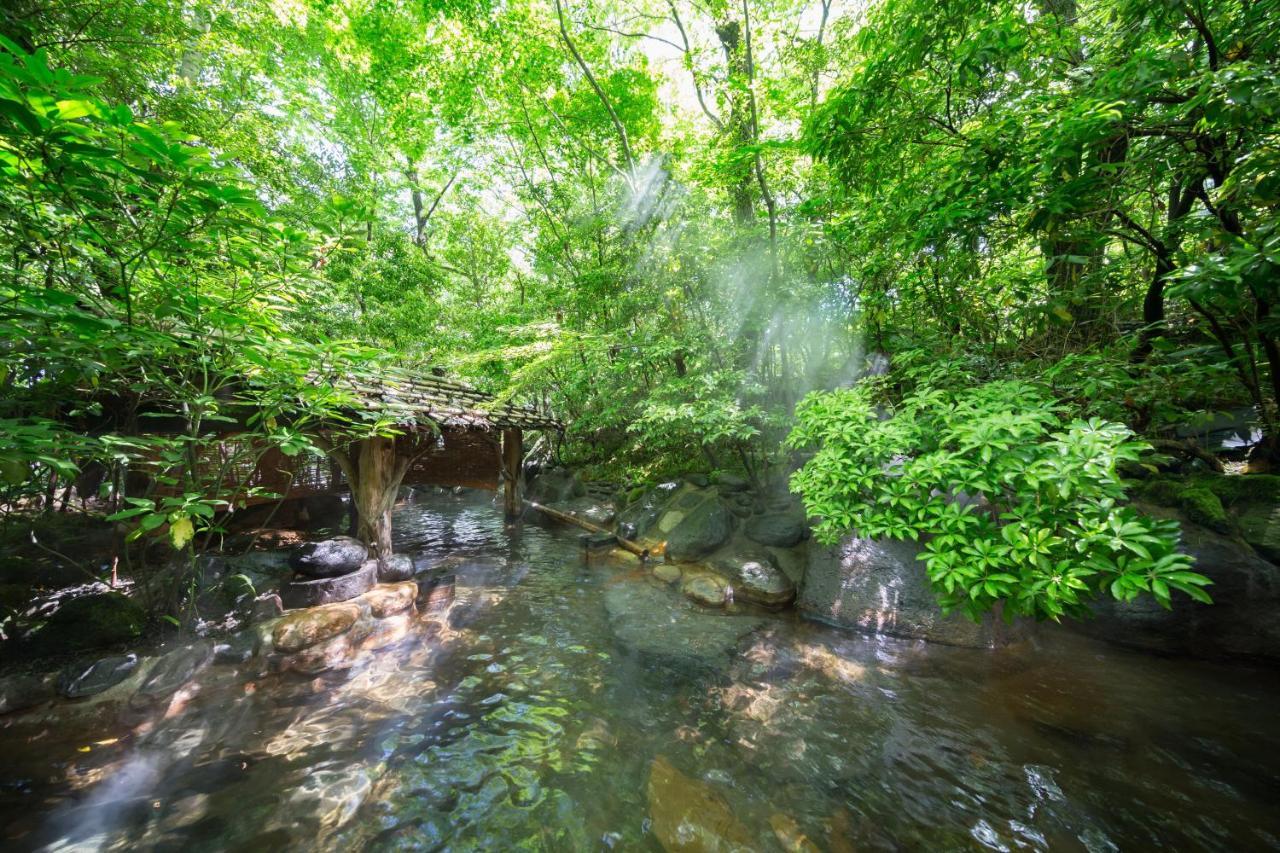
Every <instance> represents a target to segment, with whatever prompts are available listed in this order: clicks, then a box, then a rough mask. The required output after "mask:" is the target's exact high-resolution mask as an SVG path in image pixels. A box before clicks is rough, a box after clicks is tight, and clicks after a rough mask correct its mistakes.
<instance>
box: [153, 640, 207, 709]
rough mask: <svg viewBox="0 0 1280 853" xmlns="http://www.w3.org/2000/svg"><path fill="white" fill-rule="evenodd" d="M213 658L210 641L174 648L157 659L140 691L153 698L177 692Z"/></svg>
mask: <svg viewBox="0 0 1280 853" xmlns="http://www.w3.org/2000/svg"><path fill="white" fill-rule="evenodd" d="M212 659H213V647H212V645H211V644H210V643H193V644H192V645H189V646H183V647H181V648H178V649H174V650H173V651H171V652H169V653H168V654H166V655H165V656H164V657H162V658H160V660H158V661H156V663H155V666H153V667H152V668H151V671H150V672H149V673H147V679H146V681H144V682H142V687H140V688H139V689H138V693H140V694H141V695H143V696H149V697H152V698H160V697H164V696H168V695H169V694H171V693H176V692H177V691H178V689H179V688H180V687H182V686H183V685H184V684H186V683H187V682H188V681H190V680H191V679H192V678H194V677H195V676H196V674H197V673H199V672H200V670H202V669H204V668H205V667H206V666H207V665H208V664H209V661H210V660H212Z"/></svg>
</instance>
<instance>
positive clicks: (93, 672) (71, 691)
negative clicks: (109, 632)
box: [58, 654, 138, 699]
mask: <svg viewBox="0 0 1280 853" xmlns="http://www.w3.org/2000/svg"><path fill="white" fill-rule="evenodd" d="M137 666H138V656H137V655H135V654H127V655H116V656H114V657H108V658H102V659H101V660H96V661H94V662H93V663H91V664H89V665H88V666H84V665H82V664H72V665H71V666H68V667H67V668H66V669H64V670H63V671H62V673H61V675H59V676H58V692H59V693H61V694H62V695H63V696H65V697H67V698H68V699H82V698H84V697H85V696H93V695H94V694H95V693H101V692H102V691H104V690H106V689H107V688H108V687H114V686H115V685H117V684H119V683H120V682H122V681H124V680H125V679H126V678H128V677H129V675H130V673H132V672H133V670H134V669H135V668H136V667H137Z"/></svg>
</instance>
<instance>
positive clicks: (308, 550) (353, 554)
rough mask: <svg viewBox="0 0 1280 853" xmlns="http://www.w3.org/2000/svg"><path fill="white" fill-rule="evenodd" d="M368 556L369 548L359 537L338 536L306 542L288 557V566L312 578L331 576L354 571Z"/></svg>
mask: <svg viewBox="0 0 1280 853" xmlns="http://www.w3.org/2000/svg"><path fill="white" fill-rule="evenodd" d="M368 557H369V549H368V548H367V547H365V544H364V543H363V542H361V541H360V540H359V539H354V538H352V537H350V536H338V537H336V538H334V539H325V540H323V541H321V542H308V543H307V544H305V545H303V546H302V547H300V548H298V550H296V551H294V552H293V555H292V556H291V557H289V566H290V567H291V568H292V569H293V570H294V571H296V572H297V573H298V574H301V575H306V576H307V577H312V578H333V577H338V576H339V575H345V574H348V573H350V572H354V571H355V570H356V569H358V568H360V566H361V564H363V563H364V561H365V560H366V559H368Z"/></svg>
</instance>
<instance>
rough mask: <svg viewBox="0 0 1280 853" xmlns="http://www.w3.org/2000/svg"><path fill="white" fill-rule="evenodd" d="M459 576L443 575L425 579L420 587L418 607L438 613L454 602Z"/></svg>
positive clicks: (424, 611)
mask: <svg viewBox="0 0 1280 853" xmlns="http://www.w3.org/2000/svg"><path fill="white" fill-rule="evenodd" d="M456 586H457V578H456V577H455V576H453V575H443V576H440V577H435V578H431V579H430V580H427V581H424V582H423V584H422V585H421V586H420V587H419V596H418V607H419V609H420V610H421V611H422V612H423V613H436V612H439V611H441V610H444V609H445V608H446V607H448V606H449V605H450V604H452V603H453V599H454V595H455V594H456Z"/></svg>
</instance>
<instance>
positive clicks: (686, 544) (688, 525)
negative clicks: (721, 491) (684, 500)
mask: <svg viewBox="0 0 1280 853" xmlns="http://www.w3.org/2000/svg"><path fill="white" fill-rule="evenodd" d="M732 533H733V514H732V513H730V512H729V509H728V507H726V506H725V505H724V503H723V502H722V501H721V500H720V498H719V497H718V496H713V497H710V498H706V499H704V500H703V501H702V502H701V503H699V504H697V505H696V506H694V507H693V508H692V509H690V510H689V511H688V512H686V513H685V515H684V517H683V518H681V519H680V520H679V521H678V522H677V523H676V524H675V525H674V526H673V527H672V528H671V530H670V532H669V533H667V551H666V554H667V557H668V558H669V559H672V560H677V561H689V560H697V559H700V558H701V557H705V556H706V555H707V554H710V553H711V552H712V551H714V550H715V549H717V548H719V547H720V546H721V545H723V544H724V543H725V542H726V541H727V540H728V539H729V536H730V535H731V534H732Z"/></svg>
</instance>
